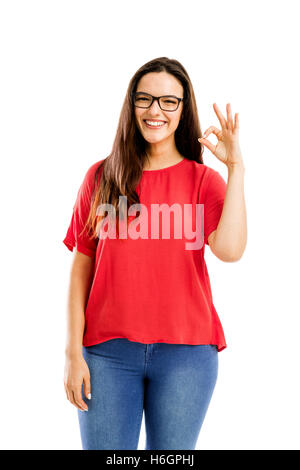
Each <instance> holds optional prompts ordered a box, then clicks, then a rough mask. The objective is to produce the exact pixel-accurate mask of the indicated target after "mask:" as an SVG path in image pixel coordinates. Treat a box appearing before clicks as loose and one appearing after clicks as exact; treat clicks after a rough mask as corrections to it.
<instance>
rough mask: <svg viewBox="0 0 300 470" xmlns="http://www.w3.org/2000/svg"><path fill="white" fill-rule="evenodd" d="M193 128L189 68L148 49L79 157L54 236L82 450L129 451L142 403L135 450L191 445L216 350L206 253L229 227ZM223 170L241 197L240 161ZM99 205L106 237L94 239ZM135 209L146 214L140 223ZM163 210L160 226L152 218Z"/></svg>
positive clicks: (70, 388) (216, 179) (216, 178)
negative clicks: (65, 213)
mask: <svg viewBox="0 0 300 470" xmlns="http://www.w3.org/2000/svg"><path fill="white" fill-rule="evenodd" d="M224 135H225V134H224ZM226 136H227V139H229V140H228V142H229V141H230V132H229V131H228V132H227V133H226ZM199 137H201V131H200V124H199V119H198V114H197V106H196V100H195V96H194V92H193V87H192V83H191V80H190V78H189V76H188V74H187V72H186V70H185V69H184V67H183V66H182V64H180V62H178V61H176V60H174V59H168V58H167V57H160V58H158V59H154V60H152V61H150V62H148V63H146V64H145V65H143V66H142V67H141V68H140V69H139V70H138V71H137V72H136V73H135V74H134V76H133V77H132V79H131V80H130V83H129V86H128V90H127V93H126V97H125V101H124V103H123V107H122V110H121V115H120V120H119V125H118V129H117V132H116V137H115V140H114V143H113V148H112V152H111V153H110V155H109V156H108V157H106V158H104V159H102V160H100V161H98V162H95V163H93V164H92V165H90V167H89V168H88V170H87V172H86V175H85V177H84V179H83V182H82V185H81V186H80V188H79V191H78V193H77V198H76V201H75V204H74V207H73V213H72V218H71V221H70V223H69V227H68V231H67V234H66V236H65V238H64V240H63V242H64V243H65V245H66V246H67V247H68V249H69V250H71V251H72V250H73V249H74V248H75V247H76V249H77V252H78V253H76V255H75V259H77V257H78V256H80V259H79V261H78V262H76V263H75V268H74V270H72V274H71V288H70V296H69V302H68V305H69V308H68V315H69V317H68V318H69V323H68V324H69V325H70V327H69V334H68V342H67V347H66V355H67V360H66V367H65V388H66V393H67V397H68V399H69V400H70V401H71V403H73V404H74V405H75V406H76V407H77V408H78V417H79V423H80V431H81V437H82V445H83V448H84V449H89V450H90V449H119V450H122V449H137V447H138V440H139V433H140V427H141V423H142V416H143V411H144V412H145V425H146V433H147V442H146V449H194V448H195V445H196V442H197V439H198V435H199V432H200V429H201V426H202V423H203V420H204V418H205V415H206V412H207V409H208V406H209V403H210V400H211V397H212V393H213V390H214V387H215V384H216V379H217V372H218V353H219V352H220V351H222V350H224V349H225V348H226V347H227V345H226V341H225V336H224V332H223V328H222V325H221V322H220V319H219V316H218V314H217V311H216V309H215V307H214V303H213V297H212V292H211V287H210V280H209V275H208V271H207V267H206V263H205V258H204V252H205V248H206V246H207V245H208V244H209V241H212V242H213V246H214V249H215V253H217V254H218V255H221V256H224V254H226V253H225V251H226V250H225V251H224V250H223V248H224V245H222V242H223V241H224V239H226V236H227V235H228V234H229V233H231V232H230V231H231V229H232V227H233V228H236V222H235V225H234V223H233V224H232V223H230V220H228V219H227V220H226V218H225V217H229V216H231V214H233V217H234V214H236V212H235V211H234V208H233V209H232V210H231V208H230V206H229V204H230V203H231V200H232V199H233V198H232V197H230V194H229V197H228V188H227V185H226V182H225V181H224V179H223V178H222V176H221V175H220V174H219V173H218V172H217V171H215V170H213V169H212V168H209V167H208V166H207V165H205V164H204V163H203V160H202V152H203V146H202V143H201V142H198V138H199ZM233 173H234V175H233V176H232V178H233V179H232V180H231V184H230V190H231V193H232V192H234V193H235V198H234V201H235V202H234V203H235V204H238V201H239V194H238V180H239V172H237V171H236V168H235V170H233ZM124 196H125V197H124ZM124 200H126V203H124ZM225 200H226V201H228V200H229V202H227V207H226V208H227V210H226V213H225V217H224V211H223V209H224V207H225ZM199 205H202V206H203V207H204V220H203V224H202V223H201V224H200V225H199V226H198V225H197V223H196V224H195V223H194V222H193V221H195V220H196V218H195V213H196V210H197V207H198V206H199ZM108 206H109V207H110V208H113V209H114V215H115V217H116V233H117V236H116V237H113V238H111V237H103V238H102V237H100V238H99V237H98V234H99V232H98V228H99V226H100V227H103V222H104V221H105V218H106V212H107V210H108ZM141 207H142V209H143V210H144V213H146V215H147V214H149V217H145V223H144V225H143V226H140V227H139V224H138V222H139V215H138V214H140V212H141ZM166 211H167V214H165V212H166ZM161 212H162V215H163V216H164V215H165V216H167V217H166V218H167V223H166V224H165V225H166V226H167V227H168V228H169V230H165V228H166V227H165V226H164V223H162V226H161V225H160V224H159V219H160V215H161V214H160V213H161ZM183 213H184V218H182V217H181V215H182V214H183ZM226 214H229V216H228V215H227V216H226ZM171 217H172V218H173V223H169V222H171V221H170V219H171ZM127 218H128V219H130V218H131V220H130V228H131V226H133V222H134V230H132V233H130V235H131V236H129V237H127V236H126V234H125V236H124V233H123V230H122V229H123V227H124V224H123V223H124V219H125V228H127ZM162 218H163V220H164V217H162ZM185 220H186V221H188V224H186V225H189V232H193V234H194V235H195V236H196V239H198V238H201V239H203V243H202V244H200V245H199V246H196V247H195V246H191V245H193V244H191V243H187V242H190V241H191V238H190V237H189V233H188V231H185V228H186V227H185ZM235 220H238V218H235ZM189 222H190V223H189ZM220 224H221V228H222V227H223V237H222V236H220V234H219V233H220V232H218V230H219V225H220ZM170 227H173V228H171V229H170ZM183 227H184V230H182V229H183ZM120 229H121V230H120ZM138 229H139V230H138ZM172 230H173V232H172ZM236 233H238V231H236ZM236 233H232V234H231V235H232V238H233V239H235V236H236ZM144 234H146V236H144ZM174 234H175V236H174ZM178 234H179V236H178ZM212 234H214V236H213V237H212V236H211V235H212ZM227 246H228V245H227ZM82 257H85V258H90V259H92V261H93V262H92V263H90V262H89V263H88V262H87V263H84V262H83V260H82ZM223 259H224V260H227V259H228V260H231V258H225V257H224V258H223ZM90 277H91V279H90ZM87 286H90V288H89V289H87ZM87 291H88V293H87ZM82 387H83V388H82ZM90 392H91V395H92V398H91V400H89V402H87V403H86V402H85V401H84V400H83V394H84V395H85V396H86V397H87V398H88V396H89V393H90ZM83 410H88V411H85V412H84V411H83ZM95 430H97V432H95Z"/></svg>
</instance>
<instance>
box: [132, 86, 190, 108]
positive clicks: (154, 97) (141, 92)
mask: <svg viewBox="0 0 300 470" xmlns="http://www.w3.org/2000/svg"><path fill="white" fill-rule="evenodd" d="M137 95H147V96H150V97H151V98H152V101H151V103H150V105H149V106H138V105H136V104H135V98H136V96H137ZM160 98H175V99H176V100H178V104H177V108H176V109H172V110H170V109H163V108H162V107H161V105H160V101H159V100H160ZM155 100H157V102H158V106H159V107H160V109H161V110H162V111H166V112H167V113H173V112H174V111H177V109H178V107H179V105H180V102H181V101H184V98H179V97H178V96H175V95H163V96H153V95H150V93H144V92H143V91H136V92H133V93H132V102H133V104H134V106H135V107H136V108H142V109H149V108H151V106H152V105H153V102H154V101H155Z"/></svg>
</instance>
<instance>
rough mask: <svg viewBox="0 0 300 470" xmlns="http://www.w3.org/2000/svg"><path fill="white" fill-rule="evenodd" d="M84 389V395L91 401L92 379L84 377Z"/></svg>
mask: <svg viewBox="0 0 300 470" xmlns="http://www.w3.org/2000/svg"><path fill="white" fill-rule="evenodd" d="M83 388H84V394H85V396H86V398H87V399H88V400H90V399H91V397H92V396H91V382H90V377H89V376H85V377H83Z"/></svg>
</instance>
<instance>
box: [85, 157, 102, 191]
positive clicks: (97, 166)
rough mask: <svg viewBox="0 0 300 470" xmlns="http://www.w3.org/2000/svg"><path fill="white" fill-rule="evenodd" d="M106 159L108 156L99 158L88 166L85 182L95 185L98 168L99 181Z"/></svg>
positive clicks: (88, 184) (90, 185) (91, 185)
mask: <svg viewBox="0 0 300 470" xmlns="http://www.w3.org/2000/svg"><path fill="white" fill-rule="evenodd" d="M105 160H106V158H103V159H101V160H98V161H97V162H94V163H92V164H91V165H89V166H88V168H87V170H86V172H85V176H84V184H86V185H87V186H89V187H90V188H92V187H93V186H94V182H95V177H96V172H97V170H98V177H97V181H98V182H99V178H100V176H101V173H102V171H103V167H104V165H103V163H104V161H105Z"/></svg>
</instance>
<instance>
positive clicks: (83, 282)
mask: <svg viewBox="0 0 300 470" xmlns="http://www.w3.org/2000/svg"><path fill="white" fill-rule="evenodd" d="M93 266H94V259H93V258H92V257H90V256H87V255H85V254H83V253H80V252H78V251H76V252H75V255H74V259H73V263H72V267H71V274H70V284H69V293H68V308H67V310H68V315H67V341H66V349H65V354H66V362H65V378H64V385H65V391H66V394H67V398H68V400H69V401H70V402H71V403H72V404H73V405H75V406H76V407H77V408H79V409H81V410H82V409H85V410H86V411H87V410H88V407H87V405H86V403H85V402H84V401H83V400H82V394H81V385H82V381H83V382H84V391H85V396H86V397H87V398H88V395H89V393H90V389H91V387H90V374H89V369H88V366H87V364H86V362H85V360H84V358H83V355H82V340H83V333H84V325H85V318H84V312H85V307H86V304H87V299H88V295H89V290H90V287H91V282H92V278H93Z"/></svg>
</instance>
